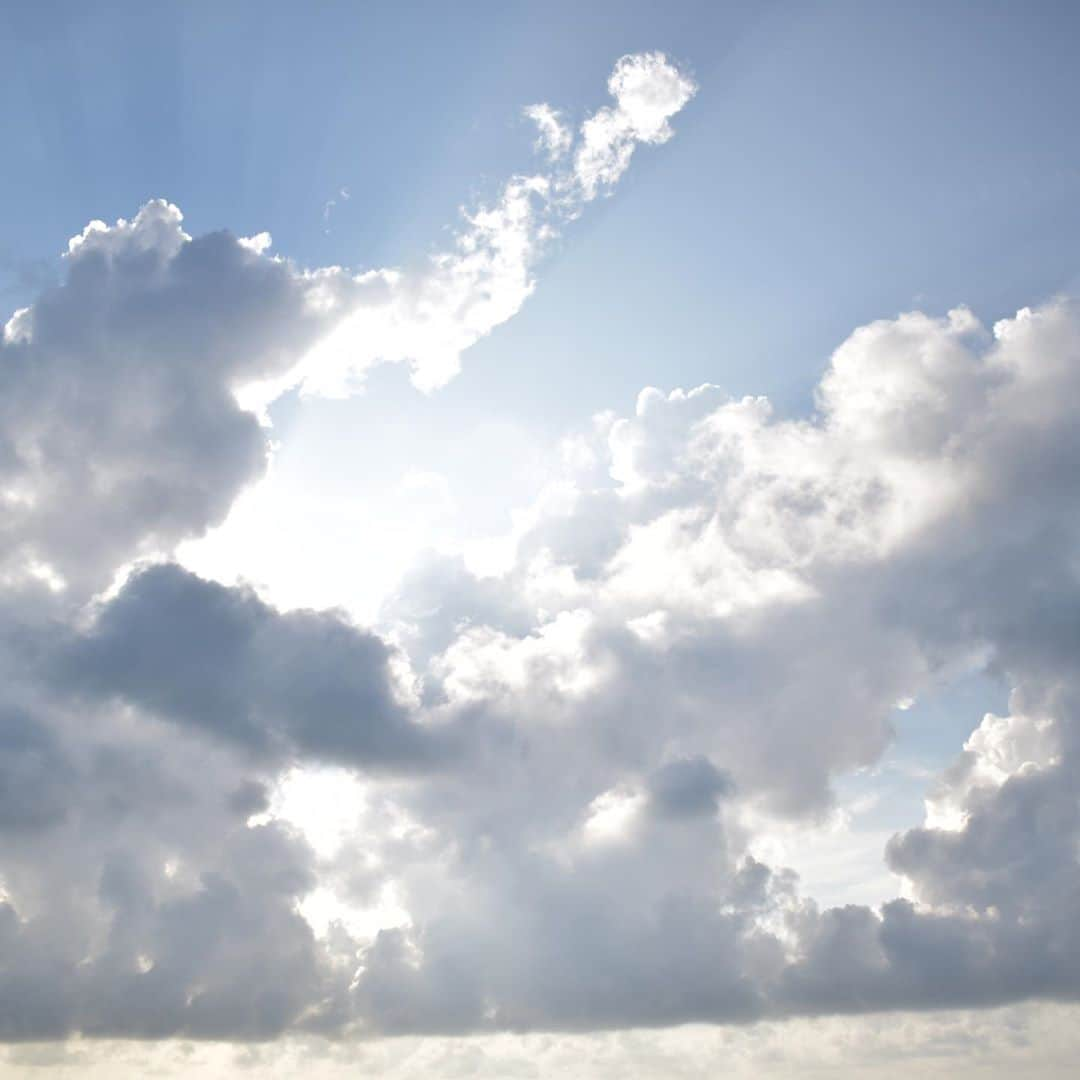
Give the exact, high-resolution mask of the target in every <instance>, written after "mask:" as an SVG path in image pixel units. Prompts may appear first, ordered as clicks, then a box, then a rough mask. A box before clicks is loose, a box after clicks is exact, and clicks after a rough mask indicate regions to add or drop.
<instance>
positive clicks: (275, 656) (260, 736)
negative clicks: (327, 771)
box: [52, 564, 451, 768]
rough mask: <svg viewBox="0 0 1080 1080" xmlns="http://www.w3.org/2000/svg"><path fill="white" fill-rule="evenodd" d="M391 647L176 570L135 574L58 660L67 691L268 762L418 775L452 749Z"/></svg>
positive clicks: (330, 620) (327, 618) (337, 623)
mask: <svg viewBox="0 0 1080 1080" xmlns="http://www.w3.org/2000/svg"><path fill="white" fill-rule="evenodd" d="M391 656H392V653H391V650H390V649H389V648H388V647H387V645H386V644H385V643H384V642H383V641H382V640H381V639H380V638H378V637H376V636H375V635H373V634H369V633H365V632H363V631H361V630H358V629H356V628H355V627H354V626H352V625H350V624H349V623H348V622H347V621H346V620H345V619H344V617H343V616H341V615H340V614H337V613H334V612H315V611H293V612H287V613H282V612H278V611H276V610H275V609H273V608H272V607H269V606H268V605H267V604H265V603H263V602H262V601H261V600H260V599H259V598H258V597H257V596H256V595H255V593H254V592H253V591H251V590H250V589H245V588H240V587H231V588H229V587H226V586H223V585H219V584H217V583H216V582H210V581H204V580H202V579H201V578H198V577H196V576H195V575H194V574H191V573H189V572H188V571H186V570H183V569H181V568H180V567H178V566H176V565H173V564H166V565H159V566H153V567H150V568H149V569H145V570H142V571H140V572H138V573H136V574H135V575H133V576H132V577H131V578H130V579H129V580H128V582H127V583H126V584H125V585H124V587H123V589H122V590H121V591H120V592H119V593H118V595H117V596H116V597H115V598H114V599H112V600H110V601H109V602H108V603H107V604H105V605H104V606H103V607H102V609H101V610H100V612H99V613H98V614H97V617H96V618H95V620H94V623H93V625H92V626H91V627H90V629H89V630H88V631H87V632H85V633H84V634H82V635H80V636H79V637H77V638H75V639H74V640H73V641H72V642H71V643H70V644H69V646H68V647H67V648H66V649H65V650H63V651H62V652H61V653H60V655H59V656H58V658H57V659H56V660H55V662H54V666H53V668H52V672H53V674H54V675H55V677H56V679H57V682H58V684H59V685H65V686H68V687H70V688H71V689H72V690H73V691H75V692H78V693H81V694H82V695H84V696H85V695H90V696H93V697H96V698H98V699H101V700H106V701H113V702H118V703H130V704H133V705H136V706H138V707H139V708H141V709H145V710H146V711H147V712H149V713H151V714H153V715H155V716H158V717H161V718H164V719H167V720H171V721H174V722H176V723H180V724H185V725H190V726H191V727H192V728H195V729H199V730H202V731H204V732H207V733H208V734H211V735H213V736H215V737H218V738H221V739H225V740H227V741H229V742H232V743H234V744H236V745H238V746H241V747H243V748H244V749H246V750H249V751H250V752H251V753H253V754H254V755H256V756H257V757H261V758H264V759H267V760H279V761H280V760H290V759H291V758H293V757H308V758H313V759H316V760H323V761H336V762H342V763H346V764H353V765H363V766H367V767H379V766H396V767H398V768H417V767H422V766H424V765H427V764H432V763H434V762H435V761H437V760H438V758H439V757H441V756H444V755H445V754H447V753H448V752H449V750H450V745H451V744H450V741H449V739H448V738H447V737H446V736H445V734H440V733H439V732H437V731H430V730H427V729H425V728H423V727H420V726H418V725H417V724H416V723H415V722H414V719H413V716H412V714H411V712H410V710H409V709H408V708H407V707H406V705H405V704H403V703H402V702H401V701H400V700H399V699H398V696H397V694H396V692H395V687H394V684H393V679H392V675H391V669H390V661H391Z"/></svg>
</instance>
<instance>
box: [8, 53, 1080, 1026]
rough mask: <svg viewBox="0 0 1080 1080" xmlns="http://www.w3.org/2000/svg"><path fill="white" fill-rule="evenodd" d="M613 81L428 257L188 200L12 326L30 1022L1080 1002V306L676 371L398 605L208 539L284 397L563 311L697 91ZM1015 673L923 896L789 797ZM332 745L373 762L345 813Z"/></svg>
mask: <svg viewBox="0 0 1080 1080" xmlns="http://www.w3.org/2000/svg"><path fill="white" fill-rule="evenodd" d="M609 88H610V91H611V94H612V96H613V99H614V104H613V105H610V106H607V107H605V108H602V109H601V110H600V111H598V112H596V113H594V114H593V115H592V116H591V117H588V118H586V120H585V121H584V124H583V126H582V128H581V131H580V133H579V134H578V136H577V139H576V142H575V141H574V140H573V139H572V138H571V135H570V133H569V132H570V129H569V127H568V126H567V124H566V122H565V120H564V119H563V118H562V117H560V116H559V115H557V114H556V113H555V112H554V110H551V109H550V108H548V107H546V106H537V107H534V108H533V109H531V110H530V116H531V117H532V119H533V120H535V121H536V123H537V124H538V126H539V130H540V135H541V140H542V146H541V149H542V150H543V151H544V153H545V155H546V156H547V165H546V166H545V169H544V170H543V171H541V172H538V173H536V174H535V175H532V176H523V177H516V178H514V179H512V180H511V181H510V182H509V183H508V184H507V186H506V187H505V188H504V190H503V192H502V194H501V195H500V197H499V198H498V199H497V200H496V202H495V203H494V204H493V205H492V206H490V207H488V208H486V209H481V210H478V211H475V212H473V213H471V214H470V215H469V216H468V217H467V220H466V223H465V226H464V228H463V230H462V232H461V234H460V236H459V239H458V242H457V246H456V247H455V248H454V249H453V250H451V251H449V252H447V253H445V254H443V255H439V256H436V257H434V258H433V259H432V260H431V261H430V263H428V264H427V265H425V266H424V267H422V268H420V269H419V270H417V271H415V272H410V273H405V272H399V271H393V270H383V271H373V272H367V273H363V274H356V273H353V272H351V271H346V270H343V269H340V268H328V269H321V270H314V271H313V270H307V269H304V268H301V267H298V266H296V265H294V264H293V263H291V262H290V261H288V260H287V259H283V258H280V257H276V256H273V255H271V254H270V248H269V238H268V237H265V236H259V237H255V238H250V239H241V238H236V237H233V236H231V235H229V234H227V233H221V234H212V235H210V236H204V237H198V238H192V237H190V236H189V235H187V234H186V233H185V232H184V230H183V228H182V220H181V217H180V214H179V211H178V210H176V208H175V207H172V206H170V205H169V204H167V203H164V202H155V203H150V204H148V205H147V206H146V207H144V208H143V210H142V211H140V212H139V214H138V215H137V216H136V217H135V218H134V219H133V220H131V221H130V222H128V221H121V222H118V223H117V224H116V225H114V226H104V225H101V224H99V223H95V224H93V225H91V226H90V227H88V228H87V230H86V231H85V232H84V233H83V234H82V235H81V236H80V237H78V238H76V239H75V240H74V241H72V244H71V247H70V251H69V254H68V268H67V274H66V277H65V279H64V281H63V283H62V284H60V285H58V286H56V287H54V288H52V289H50V290H48V291H46V292H45V293H44V294H43V295H42V296H41V297H40V298H39V300H38V301H37V302H36V303H35V304H34V306H33V307H32V308H29V309H27V310H25V311H21V312H19V313H17V314H16V315H14V316H13V317H12V318H11V320H10V321H9V322H8V323H7V326H6V328H5V331H4V340H3V346H2V352H0V360H2V365H0V372H2V373H0V378H2V379H3V380H4V386H3V389H4V393H3V395H2V404H0V497H2V498H3V500H4V502H5V511H6V512H5V516H4V522H5V524H4V530H3V533H2V546H0V581H2V607H0V674H2V676H3V679H2V685H3V687H4V689H3V691H2V696H0V1037H3V1038H4V1039H5V1040H9V1041H26V1040H47V1039H56V1038H61V1037H63V1036H66V1035H69V1034H72V1033H76V1032H81V1033H83V1034H85V1035H92V1036H98V1037H107V1036H108V1037H115V1036H130V1037H136V1038H165V1037H171V1036H177V1037H198V1038H215V1039H231V1040H252V1041H254V1040H264V1039H268V1038H272V1037H275V1036H278V1035H282V1034H285V1033H289V1034H291V1035H294V1036H297V1037H312V1038H314V1037H322V1036H327V1035H330V1036H335V1037H342V1036H357V1037H365V1038H366V1037H370V1036H375V1035H380V1034H399V1035H400V1034H407V1033H413V1034H423V1035H455V1036H456V1035H464V1034H469V1033H477V1032H486V1033H492V1034H495V1033H498V1032H502V1031H506V1030H512V1031H514V1032H528V1031H550V1030H554V1029H558V1030H565V1031H571V1030H572V1031H578V1032H583V1033H588V1032H594V1031H598V1030H603V1029H613V1028H624V1027H628V1026H651V1027H656V1026H668V1025H677V1024H682V1023H686V1022H690V1021H701V1022H712V1023H715V1022H729V1023H730V1022H744V1021H750V1020H760V1019H763V1018H773V1019H784V1018H791V1017H794V1016H798V1015H808V1014H815V1015H816V1014H821V1013H851V1012H859V1011H866V1010H881V1009H897V1008H926V1007H928V1006H950V1007H953V1006H956V1007H959V1006H971V1007H976V1006H978V1007H981V1006H987V1005H1004V1004H1007V1003H1010V1002H1016V1001H1019V1000H1024V999H1028V998H1060V999H1073V998H1076V997H1077V996H1080V937H1078V933H1077V930H1076V919H1075V913H1076V911H1077V905H1078V903H1080V877H1078V871H1077V863H1076V854H1075V853H1076V849H1077V844H1078V843H1080V812H1078V805H1077V801H1076V796H1075V792H1076V788H1077V781H1078V779H1080V776H1078V764H1077V763H1078V756H1077V747H1078V732H1080V720H1078V718H1077V708H1078V696H1077V695H1078V690H1080V686H1078V679H1077V674H1076V670H1075V656H1076V644H1077V633H1076V630H1077V624H1076V619H1075V612H1076V611H1077V610H1080V581H1078V577H1077V566H1076V559H1075V554H1074V553H1075V551H1076V550H1077V545H1078V541H1080V515H1078V514H1077V511H1076V507H1077V506H1078V505H1080V503H1078V501H1077V497H1076V496H1077V491H1076V485H1077V484H1078V482H1080V481H1078V480H1077V477H1078V476H1080V470H1078V468H1077V465H1078V464H1080V435H1078V434H1077V428H1076V425H1075V419H1074V418H1075V415H1076V412H1077V406H1078V405H1080V307H1078V305H1077V304H1076V303H1075V302H1074V301H1071V300H1068V299H1058V300H1054V301H1051V302H1049V303H1046V304H1045V305H1043V306H1042V307H1039V308H1036V309H1033V310H1024V311H1022V312H1020V313H1019V314H1018V315H1017V316H1016V317H1015V318H1011V319H1007V320H1004V321H1002V322H1000V323H998V324H997V325H996V326H994V327H993V328H991V329H987V328H986V327H984V326H983V325H982V324H981V323H980V322H979V321H978V320H977V318H976V317H975V316H974V315H973V314H972V313H971V312H969V311H966V310H964V309H958V310H956V311H954V312H951V313H950V314H949V315H947V316H946V317H943V318H934V317H930V316H927V315H923V314H918V313H909V314H905V315H901V316H899V317H898V318H894V319H889V320H884V321H881V322H877V323H873V324H871V325H868V326H864V327H862V328H860V329H858V330H856V331H855V332H854V333H853V334H852V335H851V336H850V337H849V338H848V339H847V340H846V341H845V342H844V343H843V344H841V345H840V347H839V348H838V349H837V350H836V352H835V353H834V354H833V356H832V358H831V360H830V361H829V363H828V366H827V369H826V371H825V373H824V375H823V377H822V380H821V382H820V385H819V390H818V398H817V407H816V410H815V412H814V414H813V415H812V416H809V417H807V418H803V419H778V418H776V417H775V416H774V414H773V412H772V410H771V409H770V406H769V403H768V402H767V401H766V400H764V399H760V398H744V399H740V400H734V399H731V398H729V397H727V396H725V395H724V394H723V393H721V392H720V391H719V390H718V389H717V388H715V387H711V386H702V387H699V388H697V389H693V390H691V391H683V390H674V391H667V392H662V391H660V390H657V389H652V388H650V389H646V390H644V391H643V392H642V393H641V395H640V396H639V398H638V401H637V404H636V408H635V409H634V410H633V412H632V414H631V415H627V416H622V417H620V416H617V415H615V414H614V413H611V414H604V415H601V416H598V417H596V418H595V420H594V422H593V424H592V426H591V427H590V428H589V429H588V430H587V431H584V432H580V433H578V434H577V435H575V436H573V437H572V438H569V439H568V440H567V441H566V444H565V447H564V450H565V453H564V454H563V460H564V463H565V464H564V467H563V469H562V471H561V473H560V475H559V476H558V477H557V478H556V479H554V480H553V481H552V482H551V484H550V485H549V486H548V487H547V488H546V489H545V490H544V491H543V492H542V494H541V495H540V497H539V498H538V499H537V500H536V502H535V503H534V504H533V505H532V506H529V507H524V508H521V509H520V512H519V513H518V514H517V516H516V517H515V522H516V526H515V530H514V532H513V534H512V535H510V536H508V537H505V538H503V540H502V542H501V543H500V544H499V545H498V550H500V551H501V552H502V558H501V559H500V560H499V561H498V563H497V565H496V564H495V563H493V562H492V561H491V560H490V559H488V560H487V562H486V563H485V564H484V565H483V566H481V565H480V562H479V561H478V560H477V559H475V558H471V557H470V558H464V559H462V558H457V559H455V558H450V557H441V558H438V559H436V558H433V559H431V560H430V561H429V562H428V563H426V564H425V565H422V566H418V567H417V568H416V569H415V570H414V572H412V573H411V574H410V575H409V576H408V577H407V578H405V579H404V580H403V581H402V582H401V583H400V586H399V588H398V589H397V591H396V593H395V594H394V596H393V598H392V600H391V601H390V602H389V603H388V606H387V610H386V612H385V618H384V620H383V625H382V629H381V635H380V634H376V633H374V632H372V631H371V630H367V629H364V628H360V627H358V626H356V625H354V624H353V623H352V622H350V621H349V619H348V618H347V617H346V616H345V615H344V614H342V613H340V612H332V611H331V612H314V611H290V612H282V611H278V610H276V609H274V608H273V607H271V606H269V605H268V604H267V603H265V602H264V601H263V600H262V599H260V598H259V597H258V596H257V595H256V594H255V593H254V592H253V591H252V590H250V589H247V588H243V587H226V586H223V585H219V584H214V583H211V582H207V581H204V580H201V579H200V578H198V577H197V576H195V575H193V574H191V573H189V572H187V571H185V570H182V569H180V568H179V567H178V566H177V565H175V564H174V563H172V562H169V561H168V560H169V556H170V554H171V552H172V551H173V550H174V548H175V546H176V545H177V544H178V543H179V542H180V541H182V540H183V539H184V538H186V537H190V536H193V535H198V534H199V533H200V532H202V531H204V530H205V529H206V528H207V527H208V526H210V525H212V524H213V523H215V522H217V521H219V520H220V519H221V517H222V516H223V515H224V513H225V512H226V510H227V509H228V507H229V505H230V504H231V502H232V501H233V500H234V499H235V498H236V496H237V494H238V492H239V491H240V490H241V489H242V488H243V487H244V486H245V485H247V484H249V483H251V482H252V481H254V480H255V479H257V478H258V477H259V475H260V474H261V473H262V471H263V469H264V468H265V463H266V455H267V429H266V427H265V423H266V420H265V417H264V418H262V420H260V418H259V417H258V416H257V415H256V414H255V413H254V412H253V411H252V409H253V407H254V405H256V404H258V403H260V402H261V403H263V404H265V403H266V402H267V401H268V400H269V399H271V398H272V396H273V394H275V393H277V392H279V391H280V390H281V388H282V387H285V386H297V385H303V386H304V387H306V389H307V390H308V391H309V392H320V391H325V392H331V391H332V392H341V391H347V390H348V389H349V387H350V385H351V382H352V380H355V379H356V378H357V377H358V376H360V375H362V373H363V372H364V370H366V368H368V367H370V365H371V364H373V363H377V362H382V361H395V360H397V361H403V362H407V363H409V364H411V365H412V369H413V373H414V378H415V381H416V382H417V383H418V384H419V385H420V386H422V387H424V388H429V389H430V388H433V387H435V386H437V385H438V384H440V383H441V382H443V381H445V379H446V378H448V377H450V376H451V375H452V374H453V372H454V371H455V370H456V366H457V364H458V361H459V357H460V354H461V352H462V350H464V349H466V348H467V347H468V346H469V344H471V343H472V342H474V341H475V340H477V338H479V337H480V336H482V335H483V334H486V333H488V332H489V331H490V330H491V329H493V328H494V327H495V326H497V325H498V324H499V323H501V322H502V321H504V320H505V319H507V318H509V317H511V316H512V315H513V314H514V312H515V311H516V310H517V309H518V307H519V306H520V305H521V303H522V302H523V301H524V299H525V298H526V297H527V295H528V293H529V291H530V289H531V288H532V273H533V268H534V266H535V263H536V260H537V259H538V258H539V256H540V255H541V254H542V252H543V250H544V246H545V243H546V241H547V240H548V238H549V237H550V236H551V235H553V233H554V231H555V230H556V229H557V228H559V227H561V226H562V225H563V224H565V223H566V222H568V221H569V220H570V219H572V218H573V217H574V216H576V215H577V213H579V212H580V211H581V209H582V207H583V206H584V204H585V203H587V202H588V201H590V200H591V199H593V198H594V197H596V196H597V194H598V193H600V192H601V191H605V190H608V189H609V188H610V186H611V185H612V184H614V183H615V182H616V181H617V180H618V178H619V176H620V175H621V174H622V172H623V171H624V170H625V169H626V167H627V165H628V163H629V161H630V157H631V154H632V152H633V150H634V148H635V147H636V146H637V144H638V143H660V142H663V141H665V140H666V139H668V138H669V137H670V136H671V134H672V128H671V125H670V120H671V118H672V117H673V116H674V115H675V114H676V113H677V112H678V111H679V109H681V108H682V106H683V105H685V104H686V102H687V101H688V100H689V98H690V97H691V95H692V93H693V84H692V82H691V81H690V80H689V78H688V77H687V76H686V75H685V74H684V73H682V72H681V71H679V70H678V69H677V68H676V67H675V66H674V65H672V64H671V63H670V62H668V61H667V60H666V59H665V58H664V57H662V56H660V55H658V54H646V55H641V56H636V57H628V58H625V59H623V60H622V61H620V62H619V64H618V65H617V66H616V68H615V72H614V74H613V75H612V77H611V80H610V83H609ZM976 669H977V670H988V671H990V672H992V673H993V674H995V675H997V676H999V677H1000V678H1002V679H1005V680H1008V681H1009V683H1010V684H1011V685H1012V686H1013V687H1014V688H1015V689H1014V691H1013V695H1012V698H1011V703H1010V707H1009V710H1008V715H1005V716H997V715H993V714H991V715H987V716H986V717H984V718H982V719H981V721H980V718H979V717H971V718H970V727H971V735H970V737H969V738H968V740H967V742H966V743H965V745H964V746H963V748H962V749H961V750H959V752H958V756H957V759H956V761H955V763H954V764H953V765H952V766H951V767H950V768H949V769H948V770H947V771H946V772H945V773H944V774H943V775H942V776H940V777H939V778H938V779H937V781H936V783H935V786H934V787H933V789H932V790H931V791H930V792H929V795H928V800H927V813H926V817H925V820H924V821H922V822H918V821H912V822H911V828H910V829H908V830H907V831H904V832H902V833H899V834H898V835H896V836H895V837H894V838H893V839H892V840H891V841H890V843H889V844H888V846H887V849H886V851H885V852H884V853H883V857H885V858H887V860H888V864H889V866H890V867H891V869H892V870H893V871H894V872H895V873H896V874H897V875H899V876H901V877H902V878H903V879H905V882H906V886H905V893H904V896H903V897H900V898H897V899H895V900H892V901H890V902H888V903H886V904H884V905H883V906H882V907H880V908H877V909H875V908H870V907H866V906H859V905H854V904H852V905H848V906H845V907H836V908H823V907H822V906H821V905H819V904H818V903H816V902H815V900H814V898H813V897H812V896H809V895H806V893H805V891H804V890H803V889H802V887H801V886H800V882H799V879H798V877H797V875H796V874H795V873H794V872H793V871H791V870H790V869H787V868H785V867H784V866H783V865H779V864H772V863H770V861H769V859H768V858H767V857H766V852H765V845H764V833H763V832H762V830H763V828H765V829H766V830H767V827H768V826H769V825H770V824H771V825H776V826H787V825H791V824H793V823H794V824H798V825H801V826H807V827H810V826H812V825H813V824H814V823H815V822H821V821H823V820H825V819H826V818H827V817H828V815H829V814H830V812H831V811H832V809H833V806H834V798H835V796H834V782H835V780H836V778H837V777H838V776H839V775H841V774H843V773H845V772H849V771H850V770H852V769H856V768H860V767H864V766H870V765H873V764H874V763H875V762H877V761H878V760H879V759H880V757H881V755H882V753H883V752H884V750H885V748H886V747H887V746H888V744H889V741H890V739H891V737H892V727H891V717H892V715H893V713H894V709H895V707H896V703H897V702H899V701H903V700H905V699H910V698H918V697H920V696H922V695H924V694H927V693H930V692H933V691H934V690H935V689H937V688H939V687H941V686H943V685H945V684H946V683H947V682H948V680H949V679H951V678H953V677H955V676H956V675H957V674H959V673H963V672H967V671H971V670H976ZM297 777H300V778H301V780H303V778H304V777H307V782H309V783H311V782H313V783H314V784H315V785H316V787H319V788H321V789H322V790H323V792H324V794H325V793H326V792H327V791H332V792H333V793H334V795H333V798H332V800H331V801H332V802H333V803H334V804H335V805H334V806H333V807H332V810H333V812H332V813H329V812H327V813H325V814H324V815H323V821H322V822H321V827H320V822H318V821H316V822H315V823H314V825H313V823H312V821H311V820H310V818H311V814H310V813H307V814H306V816H305V811H304V807H303V806H302V805H300V806H299V808H298V805H297V802H296V800H295V799H293V801H292V802H290V795H289V793H290V791H291V790H295V785H296V783H298V782H299V781H297V779H296V778H297ZM290 784H292V785H293V787H292V788H290ZM335 785H337V786H335ZM338 792H340V797H339V796H338V794H337V793H338ZM300 802H301V803H302V802H303V800H300ZM330 819H333V828H330V827H329V824H328V822H329V821H330ZM582 1037H585V1036H584V1035H583V1036H582ZM590 1037H591V1036H590Z"/></svg>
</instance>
